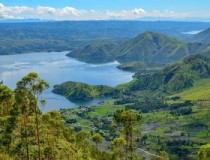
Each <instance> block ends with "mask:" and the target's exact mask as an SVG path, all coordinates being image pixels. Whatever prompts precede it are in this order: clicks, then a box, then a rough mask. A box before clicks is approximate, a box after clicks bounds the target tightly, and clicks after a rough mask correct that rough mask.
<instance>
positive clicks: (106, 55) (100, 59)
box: [67, 43, 117, 63]
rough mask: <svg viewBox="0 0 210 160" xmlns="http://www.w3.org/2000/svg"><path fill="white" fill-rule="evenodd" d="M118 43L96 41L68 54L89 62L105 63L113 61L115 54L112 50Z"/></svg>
mask: <svg viewBox="0 0 210 160" xmlns="http://www.w3.org/2000/svg"><path fill="white" fill-rule="evenodd" d="M116 46H117V45H116V44H114V43H111V44H100V43H94V44H91V45H86V46H85V47H81V48H78V49H76V50H73V51H72V52H70V53H68V54H67V56H69V57H73V58H77V59H79V60H82V61H85V62H89V63H105V62H109V61H113V56H112V55H111V54H110V51H111V50H112V49H113V48H115V47H116Z"/></svg>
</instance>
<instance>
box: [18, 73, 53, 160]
mask: <svg viewBox="0 0 210 160" xmlns="http://www.w3.org/2000/svg"><path fill="white" fill-rule="evenodd" d="M47 88H49V84H48V83H47V82H46V81H45V80H43V79H41V78H40V77H39V76H38V74H37V73H35V72H31V73H29V74H28V75H26V76H24V77H23V78H22V79H21V80H20V81H18V82H17V88H16V90H15V92H16V101H17V103H18V104H19V105H21V106H22V107H21V112H23V114H24V119H25V120H24V123H25V124H26V123H27V118H28V115H29V114H30V113H32V112H34V114H35V123H36V137H37V138H36V139H37V144H38V157H39V160H41V149H40V135H39V117H38V110H39V108H38V100H39V96H40V95H41V94H42V92H43V91H44V90H45V89H47ZM23 97H24V98H23ZM25 126H26V125H24V127H25ZM24 131H25V134H27V133H26V132H27V128H25V129H24ZM26 140H27V137H26ZM27 155H28V156H27V157H28V159H29V153H28V147H27Z"/></svg>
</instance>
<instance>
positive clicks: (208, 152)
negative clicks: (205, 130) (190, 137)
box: [198, 144, 210, 160]
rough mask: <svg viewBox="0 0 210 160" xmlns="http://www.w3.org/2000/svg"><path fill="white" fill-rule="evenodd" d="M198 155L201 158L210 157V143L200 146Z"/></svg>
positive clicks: (206, 159) (202, 159)
mask: <svg viewBox="0 0 210 160" xmlns="http://www.w3.org/2000/svg"><path fill="white" fill-rule="evenodd" d="M198 157H199V158H200V160H209V159H210V144H206V145H203V146H201V147H200V149H199V151H198Z"/></svg>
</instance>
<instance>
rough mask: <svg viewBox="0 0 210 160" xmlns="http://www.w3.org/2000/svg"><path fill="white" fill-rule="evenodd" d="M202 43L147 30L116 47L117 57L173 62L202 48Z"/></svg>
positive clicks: (121, 58)
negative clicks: (186, 41)
mask: <svg viewBox="0 0 210 160" xmlns="http://www.w3.org/2000/svg"><path fill="white" fill-rule="evenodd" d="M201 47H202V44H200V43H185V42H183V41H181V40H178V39H175V38H171V37H169V36H166V35H163V34H160V33H155V32H145V33H143V34H140V35H139V36H137V37H135V38H133V39H131V40H129V41H127V42H125V43H124V44H122V45H120V46H118V47H117V48H115V49H114V50H113V51H112V53H116V54H117V55H116V59H117V60H119V61H122V62H125V61H136V60H141V61H152V62H166V63H169V62H173V61H177V60H179V59H181V58H184V57H186V56H188V55H191V54H194V53H196V52H198V51H199V49H201Z"/></svg>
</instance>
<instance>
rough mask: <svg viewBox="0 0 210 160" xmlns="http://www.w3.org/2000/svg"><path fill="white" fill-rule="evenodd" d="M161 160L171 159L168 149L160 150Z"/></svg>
mask: <svg viewBox="0 0 210 160" xmlns="http://www.w3.org/2000/svg"><path fill="white" fill-rule="evenodd" d="M160 157H161V158H160V160H169V155H168V153H167V152H166V151H161V152H160Z"/></svg>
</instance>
